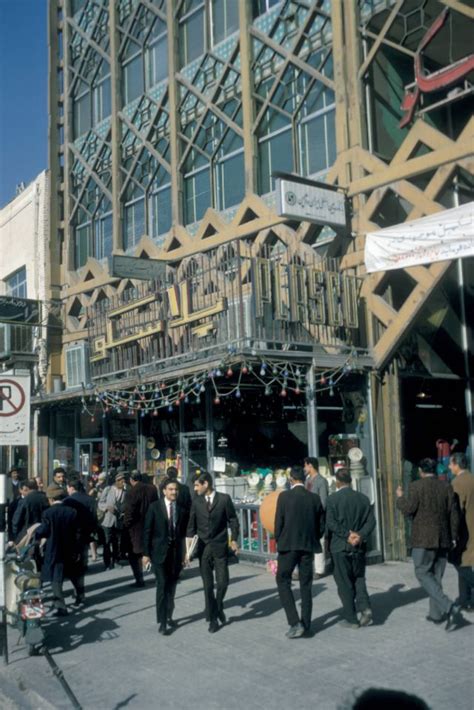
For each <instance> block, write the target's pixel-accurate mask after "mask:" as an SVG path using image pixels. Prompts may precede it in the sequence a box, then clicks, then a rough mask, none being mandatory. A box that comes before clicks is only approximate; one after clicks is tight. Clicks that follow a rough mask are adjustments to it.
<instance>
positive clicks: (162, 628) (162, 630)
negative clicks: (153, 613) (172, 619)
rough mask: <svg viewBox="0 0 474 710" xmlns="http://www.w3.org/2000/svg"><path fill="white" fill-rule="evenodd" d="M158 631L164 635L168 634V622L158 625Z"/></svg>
mask: <svg viewBox="0 0 474 710" xmlns="http://www.w3.org/2000/svg"><path fill="white" fill-rule="evenodd" d="M158 633H159V634H161V635H162V636H168V629H167V628H166V624H160V625H159V626H158Z"/></svg>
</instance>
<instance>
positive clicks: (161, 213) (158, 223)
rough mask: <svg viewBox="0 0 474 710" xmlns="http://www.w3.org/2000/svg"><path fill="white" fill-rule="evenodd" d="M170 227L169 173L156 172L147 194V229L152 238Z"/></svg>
mask: <svg viewBox="0 0 474 710" xmlns="http://www.w3.org/2000/svg"><path fill="white" fill-rule="evenodd" d="M170 229H171V184H170V176H169V174H168V173H167V172H166V171H165V170H163V169H160V170H158V173H157V175H156V177H155V179H154V181H153V183H152V185H151V187H150V191H149V194H148V231H149V234H150V236H151V237H152V238H153V239H156V238H157V237H159V236H160V235H162V234H166V232H168V231H169V230H170Z"/></svg>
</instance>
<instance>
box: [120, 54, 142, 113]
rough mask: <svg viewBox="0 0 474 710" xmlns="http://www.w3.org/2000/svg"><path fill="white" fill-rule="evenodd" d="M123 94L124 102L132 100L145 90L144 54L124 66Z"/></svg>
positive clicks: (127, 102)
mask: <svg viewBox="0 0 474 710" xmlns="http://www.w3.org/2000/svg"><path fill="white" fill-rule="evenodd" d="M123 82H124V87H123V91H124V93H123V96H124V102H125V103H126V104H129V103H130V102H131V101H133V100H134V99H136V98H137V97H138V96H141V95H142V94H143V92H144V86H143V55H142V54H139V55H137V56H136V57H135V58H134V59H131V60H130V61H129V62H128V63H127V64H126V65H125V66H124V68H123Z"/></svg>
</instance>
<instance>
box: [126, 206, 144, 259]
mask: <svg viewBox="0 0 474 710" xmlns="http://www.w3.org/2000/svg"><path fill="white" fill-rule="evenodd" d="M144 234H145V197H144V196H143V195H142V196H141V197H139V198H138V199H135V200H133V201H130V202H128V203H126V204H125V208H124V245H123V246H124V249H129V248H130V247H133V246H135V245H136V244H137V243H138V242H139V241H140V239H141V238H142V237H143V235H144Z"/></svg>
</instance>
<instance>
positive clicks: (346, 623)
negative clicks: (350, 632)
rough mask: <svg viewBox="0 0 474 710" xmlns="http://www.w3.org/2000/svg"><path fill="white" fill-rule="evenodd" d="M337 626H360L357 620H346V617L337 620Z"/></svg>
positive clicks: (349, 627) (354, 627) (347, 627)
mask: <svg viewBox="0 0 474 710" xmlns="http://www.w3.org/2000/svg"><path fill="white" fill-rule="evenodd" d="M339 626H342V628H343V629H358V628H360V624H359V622H357V623H356V622H352V621H347V619H343V620H342V621H340V622H339Z"/></svg>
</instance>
